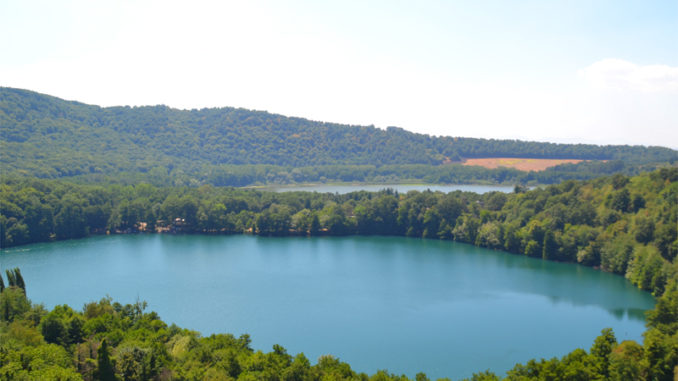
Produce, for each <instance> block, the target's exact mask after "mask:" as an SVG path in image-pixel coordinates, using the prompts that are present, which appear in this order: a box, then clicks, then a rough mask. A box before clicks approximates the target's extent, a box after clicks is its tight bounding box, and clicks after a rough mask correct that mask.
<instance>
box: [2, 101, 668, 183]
mask: <svg viewBox="0 0 678 381" xmlns="http://www.w3.org/2000/svg"><path fill="white" fill-rule="evenodd" d="M451 133H453V131H451ZM0 151H2V152H3V153H4V154H3V155H0V167H1V168H2V169H3V172H5V173H13V174H17V175H25V176H35V177H39V178H48V179H56V178H71V179H74V180H77V181H79V182H109V183H110V182H117V183H130V184H133V183H139V182H147V183H151V184H154V185H190V186H197V185H202V184H212V185H216V186H242V185H249V184H254V183H273V182H277V183H291V182H313V181H315V182H317V181H399V180H415V179H416V180H422V181H428V182H448V183H451V182H458V183H463V182H474V181H488V182H511V183H517V182H528V181H531V182H539V183H556V182H559V181H562V180H566V179H586V178H592V177H595V176H599V175H601V174H611V173H616V172H623V173H626V174H627V175H632V174H637V173H639V172H640V171H642V170H651V169H655V168H656V167H657V166H658V165H660V164H663V163H674V162H675V161H676V160H678V152H676V151H674V150H671V149H668V148H661V147H650V148H647V147H641V146H595V145H584V144H576V145H573V144H553V143H536V142H524V141H517V140H494V139H490V140H487V139H472V138H460V137H455V138H453V137H433V136H428V135H422V134H415V133H411V132H408V131H405V130H403V129H401V128H396V127H390V128H388V129H387V130H381V129H379V128H375V127H373V126H348V125H339V124H333V123H323V122H315V121H310V120H307V119H302V118H291V117H285V116H281V115H275V114H269V113H267V112H261V111H251V110H245V109H236V108H215V109H200V110H177V109H172V108H169V107H165V106H148V107H107V108H102V107H98V106H92V105H86V104H82V103H78V102H70V101H65V100H62V99H59V98H55V97H51V96H47V95H42V94H38V93H35V92H31V91H27V90H20V89H12V88H0ZM475 157H529V158H559V159H566V158H571V159H585V160H605V161H604V162H603V161H596V162H584V163H580V164H576V165H572V164H570V165H562V166H558V167H555V168H550V169H548V170H547V171H544V172H539V173H536V172H532V173H525V172H520V171H516V170H507V169H498V170H487V169H483V168H480V167H473V168H468V167H463V166H461V165H460V164H446V163H454V162H459V160H461V159H462V158H475Z"/></svg>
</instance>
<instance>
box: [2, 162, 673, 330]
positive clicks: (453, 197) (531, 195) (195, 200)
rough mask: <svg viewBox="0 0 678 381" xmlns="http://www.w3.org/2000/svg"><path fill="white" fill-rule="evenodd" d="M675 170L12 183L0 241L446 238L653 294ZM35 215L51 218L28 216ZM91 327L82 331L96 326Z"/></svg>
mask: <svg viewBox="0 0 678 381" xmlns="http://www.w3.org/2000/svg"><path fill="white" fill-rule="evenodd" d="M675 173H678V169H676V168H671V169H668V168H666V169H662V170H659V171H655V172H651V173H645V174H642V175H639V176H635V177H625V176H622V177H619V176H617V177H611V178H600V179H596V180H589V181H566V182H564V183H562V184H560V185H553V186H549V187H546V188H537V189H533V190H531V191H525V192H520V193H513V194H503V193H498V192H491V193H487V194H483V195H478V194H475V193H468V192H467V193H465V192H451V193H449V194H444V193H441V192H430V191H425V192H417V191H412V192H408V193H407V194H398V193H397V192H394V191H392V190H384V191H381V192H377V193H370V192H354V193H350V194H344V195H339V194H321V193H307V192H288V193H272V192H259V191H255V190H244V189H234V188H218V187H212V186H202V187H199V188H188V187H154V186H151V185H148V184H137V185H134V186H131V185H130V186H121V185H108V186H102V185H76V184H70V183H65V182H61V181H54V180H37V179H30V180H29V179H20V178H13V179H6V181H5V182H4V183H0V205H2V209H0V222H2V223H3V225H2V226H3V230H2V231H1V232H0V238H1V241H2V242H3V245H4V246H13V245H18V244H24V243H28V242H34V241H33V239H37V240H38V241H40V240H53V239H62V238H72V237H79V236H84V235H87V234H91V233H98V234H101V233H106V232H110V233H132V232H142V231H144V232H155V231H161V232H174V233H182V232H183V233H204V234H232V233H253V234H261V235H276V236H286V235H307V234H310V235H314V236H315V235H347V234H364V235H370V234H379V235H404V236H411V237H424V238H439V239H454V240H456V241H460V242H466V243H470V244H474V245H478V246H483V247H488V248H491V249H503V250H507V251H509V252H513V253H517V254H524V255H528V256H531V257H536V258H544V259H548V260H556V261H564V262H578V263H581V264H583V265H587V266H594V267H599V268H600V269H602V270H603V271H609V272H613V273H616V274H619V275H623V276H625V277H627V278H628V279H629V280H630V281H631V282H632V283H633V284H635V285H636V286H638V287H640V288H642V289H644V290H649V291H651V292H653V293H654V294H655V295H657V296H659V295H661V294H662V293H663V292H664V289H665V287H666V285H667V283H668V282H669V281H671V280H675V279H678V264H676V260H675V258H676V253H678V232H677V229H676V226H678V208H676V204H677V203H678V181H675V180H672V179H675V178H678V176H676V175H675ZM620 194H621V195H626V194H628V195H634V197H635V198H636V199H642V200H643V202H642V208H640V209H637V210H636V208H634V207H632V206H631V207H630V206H629V205H626V204H624V203H622V204H624V205H621V206H620V205H618V204H619V203H618V202H617V201H615V200H616V199H617V198H618V197H619V196H618V195H620ZM623 198H624V199H625V198H626V197H623ZM631 203H632V202H631ZM36 210H43V211H53V213H52V214H50V213H51V212H50V213H47V212H46V213H44V214H43V215H42V217H41V218H35V217H34V214H35V213H34V211H36ZM50 216H52V217H51V220H47V219H48V218H50ZM17 226H19V227H18V228H16V229H14V228H15V227H17ZM48 228H49V229H48ZM45 229H48V230H45ZM17 230H22V231H24V232H25V234H24V235H22V237H24V238H22V239H21V240H18V241H17V240H16V235H15V233H13V232H16V231H17ZM34 231H38V233H35V234H34V233H33V232H34ZM31 237H33V238H31ZM22 279H23V278H21V274H20V273H19V274H15V273H14V272H11V274H8V281H9V284H10V286H12V285H17V286H18V283H17V282H23V280H22ZM19 287H21V286H19ZM23 287H25V285H24V286H23ZM64 324H65V323H64ZM89 324H90V327H89V329H93V330H95V331H96V330H98V329H100V327H99V328H97V327H96V326H94V325H93V324H94V323H89ZM97 324H98V325H99V326H101V325H105V324H107V322H105V321H99V322H98V323H97ZM85 328H87V327H85Z"/></svg>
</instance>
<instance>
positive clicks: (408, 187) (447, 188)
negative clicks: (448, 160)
mask: <svg viewBox="0 0 678 381" xmlns="http://www.w3.org/2000/svg"><path fill="white" fill-rule="evenodd" d="M261 189H263V190H270V191H274V192H298V191H304V192H319V193H339V194H346V193H351V192H357V191H368V192H378V191H380V190H383V189H393V190H394V191H398V192H399V193H407V192H409V191H413V190H416V191H419V192H423V191H425V190H431V191H432V192H444V193H449V192H454V191H458V190H460V191H463V192H475V193H487V192H494V191H497V192H504V193H510V192H513V189H514V186H509V185H477V184H307V185H281V186H269V187H264V188H261Z"/></svg>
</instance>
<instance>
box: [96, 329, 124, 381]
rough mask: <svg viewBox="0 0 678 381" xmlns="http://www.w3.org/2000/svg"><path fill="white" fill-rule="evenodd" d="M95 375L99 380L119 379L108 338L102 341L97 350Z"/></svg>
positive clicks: (111, 380)
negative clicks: (109, 349)
mask: <svg viewBox="0 0 678 381" xmlns="http://www.w3.org/2000/svg"><path fill="white" fill-rule="evenodd" d="M94 377H95V379H96V380H99V381H116V380H117V379H118V378H117V377H116V376H115V368H114V367H113V361H111V354H110V353H109V351H108V343H106V339H103V340H102V341H101V346H100V347H99V349H98V350H97V370H96V373H95V375H94Z"/></svg>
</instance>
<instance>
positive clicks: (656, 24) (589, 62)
mask: <svg viewBox="0 0 678 381" xmlns="http://www.w3.org/2000/svg"><path fill="white" fill-rule="evenodd" d="M676 20H678V3H677V2H675V1H670V0H666V1H657V2H652V3H638V2H634V1H612V0H606V1H598V2H594V3H591V2H588V1H584V0H576V1H555V2H548V3H543V2H539V1H523V2H519V3H506V2H501V1H494V0H492V1H488V2H483V3H477V2H471V1H457V2H446V1H435V0H429V1H424V2H417V3H408V2H389V1H374V2H369V3H364V2H359V1H342V2H323V3H316V2H311V1H305V0H294V1H290V2H285V3H284V4H283V3H279V2H274V1H268V0H261V1H252V2H244V3H242V2H216V1H197V2H193V3H191V4H190V5H187V4H184V3H181V2H175V1H167V2H161V1H155V0H153V1H151V0H149V1H121V2H113V3H92V2H88V1H84V0H73V1H66V2H60V3H53V2H49V1H45V0H28V1H12V0H10V1H6V2H3V3H2V4H0V35H1V36H2V37H0V48H1V49H2V50H3V52H4V53H5V54H4V56H3V60H2V62H0V86H8V87H15V88H22V89H28V90H31V91H37V92H40V93H44V94H48V95H52V96H56V97H59V98H62V99H67V100H75V101H78V102H83V103H88V104H95V105H99V106H104V107H106V106H114V105H130V106H141V105H158V104H163V105H167V106H168V107H173V108H179V109H195V108H209V107H236V108H246V109H252V110H262V111H268V112H270V113H275V114H282V115H286V116H294V117H301V118H306V119H310V120H317V121H324V122H332V123H341V124H351V125H374V126H377V127H380V128H385V127H387V126H397V127H401V128H404V129H406V130H408V131H412V132H417V133H424V134H429V135H435V136H464V137H476V138H495V139H519V140H529V141H547V142H554V143H585V144H599V145H609V144H614V145H616V144H629V145H645V146H664V147H671V148H674V149H675V148H678V107H675V105H676V104H678V49H676V46H678V23H676Z"/></svg>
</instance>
